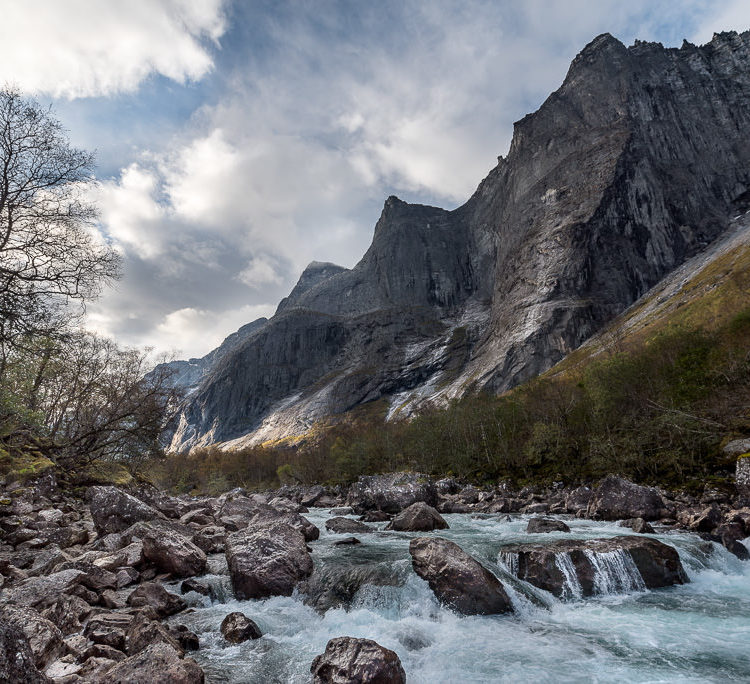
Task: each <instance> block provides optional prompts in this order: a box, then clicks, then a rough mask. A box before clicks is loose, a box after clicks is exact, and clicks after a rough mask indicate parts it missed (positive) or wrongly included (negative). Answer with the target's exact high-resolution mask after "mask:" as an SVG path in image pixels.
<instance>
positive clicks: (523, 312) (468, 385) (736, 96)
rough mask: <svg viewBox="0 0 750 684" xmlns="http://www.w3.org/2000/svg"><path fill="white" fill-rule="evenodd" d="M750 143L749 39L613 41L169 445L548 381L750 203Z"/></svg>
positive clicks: (210, 375) (296, 297)
mask: <svg viewBox="0 0 750 684" xmlns="http://www.w3.org/2000/svg"><path fill="white" fill-rule="evenodd" d="M748 130H750V32H745V33H742V34H737V33H734V32H731V33H722V34H717V35H715V36H714V38H713V40H712V41H711V42H710V43H708V44H707V45H705V46H701V47H696V46H694V45H691V44H689V43H684V44H683V46H682V47H681V48H679V49H672V48H670V49H665V48H664V47H662V46H661V45H660V44H656V43H643V42H636V44H635V45H633V46H632V47H629V48H627V47H625V46H624V45H623V44H622V43H620V42H619V41H618V40H616V39H615V38H613V37H612V36H610V35H609V34H604V35H602V36H599V37H598V38H596V39H595V40H593V41H592V42H591V43H590V44H589V45H588V46H586V47H585V48H584V50H583V51H582V52H581V53H580V54H579V55H578V56H577V57H576V58H575V59H574V60H573V62H572V64H571V67H570V69H569V71H568V74H567V76H566V78H565V81H564V82H563V84H562V86H561V87H560V88H559V89H558V90H557V91H555V92H554V93H552V95H550V96H549V98H548V99H547V100H546V101H545V102H544V104H543V105H542V106H541V107H540V108H539V110H538V111H537V112H535V113H533V114H529V115H528V116H526V117H524V118H523V119H522V120H521V121H519V122H517V123H516V124H515V127H514V135H513V141H512V143H511V147H510V151H509V153H508V156H507V158H505V159H503V158H499V161H498V165H497V166H496V167H495V168H494V169H493V170H492V171H490V173H489V175H488V176H487V177H486V178H485V179H484V180H483V181H482V182H481V183H480V185H479V187H478V189H477V191H476V192H475V193H474V195H473V196H472V197H471V198H470V199H469V200H468V201H467V203H466V204H464V205H463V206H461V207H459V208H458V209H456V210H454V211H446V210H443V209H439V208H436V207H427V206H423V205H414V204H407V203H405V202H402V201H401V200H399V199H398V198H396V197H389V198H388V199H387V200H386V202H385V205H384V208H383V212H382V214H381V217H380V219H379V220H378V222H377V224H376V226H375V232H374V236H373V241H372V244H371V246H370V248H369V249H368V250H367V252H366V253H365V255H364V256H363V258H362V260H361V261H360V262H359V263H358V264H357V265H356V266H355V267H354V268H352V269H343V268H341V267H337V266H335V265H333V264H321V263H317V262H313V264H311V265H310V266H309V267H308V268H307V269H305V272H304V273H303V274H302V276H301V278H300V281H299V282H298V283H297V285H296V286H295V288H294V289H293V290H292V292H291V293H290V295H289V297H287V298H286V299H285V300H282V302H281V303H280V304H279V307H278V309H277V312H276V314H275V315H274V316H273V317H272V318H271V319H269V320H268V321H261V322H255V323H258V325H257V326H256V325H255V323H253V324H250V325H251V326H255V327H253V328H252V330H251V331H250V333H248V334H243V335H239V332H240V331H238V333H237V334H238V335H239V337H238V338H236V339H235V341H234V342H232V343H231V344H229V345H227V346H225V345H226V344H227V343H226V342H225V343H224V344H223V345H222V347H220V348H219V349H217V350H215V351H214V352H212V353H211V354H213V355H214V356H211V355H208V356H209V357H211V358H210V359H208V357H204V359H208V361H206V362H205V363H204V360H199V361H200V362H201V364H202V365H200V364H197V365H200V367H201V368H202V371H201V374H200V377H198V374H197V371H195V373H194V375H190V379H191V382H192V381H194V380H195V379H197V380H198V384H197V385H194V384H193V385H192V387H194V390H193V391H192V392H191V394H190V395H189V396H188V397H187V399H186V401H185V402H184V404H183V405H182V407H181V409H180V412H179V414H178V415H177V416H175V419H174V421H173V423H172V426H171V429H170V432H171V448H172V449H175V450H178V449H179V450H181V449H187V448H190V447H193V446H196V445H206V444H211V443H216V442H220V443H225V444H227V446H230V447H231V446H239V445H243V444H251V443H258V442H262V441H265V440H274V439H280V438H284V437H289V436H293V435H301V434H304V432H305V431H306V430H308V429H309V428H310V426H311V425H313V424H314V423H315V422H316V421H318V420H320V419H322V418H325V417H326V416H329V415H331V414H336V413H341V412H345V411H348V410H350V409H352V408H354V407H356V406H358V405H361V404H364V403H366V402H370V401H373V400H377V399H381V398H385V399H386V400H387V401H388V402H389V405H390V411H389V415H390V416H391V417H394V416H397V415H408V414H409V413H411V412H413V411H416V410H419V407H420V406H421V405H423V403H424V402H444V401H446V400H448V399H450V398H452V397H458V396H461V395H463V394H464V393H466V392H470V391H476V390H487V391H492V392H501V391H503V390H505V389H508V388H510V387H512V386H514V385H516V384H518V383H520V382H522V381H524V380H526V379H528V378H531V377H533V376H535V375H537V374H539V373H540V372H543V371H545V370H547V369H548V368H550V367H551V366H553V365H554V364H555V363H557V362H558V361H559V360H561V359H562V358H563V357H565V356H566V355H567V354H569V353H570V352H571V351H573V350H574V349H576V348H577V347H578V346H579V345H581V344H582V343H583V342H584V341H585V340H586V339H587V338H589V337H590V336H591V335H592V334H594V333H595V332H596V331H597V330H600V329H601V328H602V327H603V326H604V325H605V324H606V323H607V322H608V321H610V320H612V318H613V317H615V316H616V315H617V314H619V313H620V312H622V311H623V310H624V309H626V308H627V307H628V306H629V305H630V304H632V303H633V302H634V301H635V300H636V299H637V298H638V297H639V296H640V295H642V294H643V293H644V292H646V291H647V290H648V289H649V288H650V287H652V286H653V285H655V284H656V283H658V282H659V281H660V280H661V279H662V278H663V277H664V276H665V275H667V274H669V273H670V272H671V271H672V270H673V269H675V268H676V267H678V266H679V265H680V264H682V263H683V262H684V261H685V260H686V259H689V258H690V257H692V256H694V255H696V254H698V253H699V252H700V251H701V250H703V249H704V248H705V247H706V246H708V245H709V244H711V243H712V242H713V241H714V240H715V239H716V238H717V237H719V236H720V235H722V233H723V232H724V231H725V230H726V228H727V226H728V225H729V221H730V219H731V218H732V217H733V216H734V215H736V214H739V213H743V212H744V211H746V210H747V209H748V208H750V137H749V136H747V131H748ZM245 327H247V326H245ZM241 330H244V328H243V329H241ZM228 339H229V338H228ZM222 348H223V351H220V350H222ZM192 361H193V360H191V362H192ZM182 363H186V362H182ZM188 363H190V362H188ZM191 372H192V371H191ZM186 377H187V376H186Z"/></svg>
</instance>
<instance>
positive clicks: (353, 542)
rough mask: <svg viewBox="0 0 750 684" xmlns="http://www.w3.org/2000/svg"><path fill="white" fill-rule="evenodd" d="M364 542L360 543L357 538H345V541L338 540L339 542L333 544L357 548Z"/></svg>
mask: <svg viewBox="0 0 750 684" xmlns="http://www.w3.org/2000/svg"><path fill="white" fill-rule="evenodd" d="M361 543H362V542H361V541H359V539H357V538H356V537H344V538H343V539H338V540H337V541H335V542H333V545H334V546H356V545H357V544H361Z"/></svg>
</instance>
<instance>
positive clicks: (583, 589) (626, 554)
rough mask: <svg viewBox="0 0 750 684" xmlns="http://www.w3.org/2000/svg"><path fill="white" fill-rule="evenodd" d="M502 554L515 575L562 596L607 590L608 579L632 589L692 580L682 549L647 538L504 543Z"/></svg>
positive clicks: (625, 588)
mask: <svg viewBox="0 0 750 684" xmlns="http://www.w3.org/2000/svg"><path fill="white" fill-rule="evenodd" d="M500 558H501V559H503V560H504V562H505V564H506V566H507V567H508V569H509V570H510V571H511V572H512V573H513V574H514V575H516V577H518V578H520V579H522V580H524V581H526V582H529V583H530V584H533V585H534V586H536V587H539V588H540V589H545V590H546V591H549V592H550V593H552V594H554V595H555V596H558V597H563V596H564V595H566V593H568V594H571V595H578V596H579V597H581V596H584V597H585V596H592V595H594V594H596V593H606V592H605V591H604V589H606V590H607V591H609V590H610V589H611V588H612V587H610V586H606V587H605V586H604V583H606V582H609V583H612V582H614V583H617V582H620V585H621V586H620V590H622V591H627V590H634V589H657V588H661V587H669V586H672V585H674V584H684V583H685V582H687V581H688V578H687V575H686V573H685V570H684V568H683V567H682V563H681V562H680V558H679V555H678V553H677V551H676V550H675V549H674V548H673V547H671V546H668V545H667V544H664V543H662V542H660V541H658V540H656V539H650V538H647V537H632V536H626V537H613V538H611V539H594V540H587V541H577V540H563V541H555V542H550V543H548V544H544V545H541V544H518V545H511V546H505V547H503V548H502V549H501V550H500ZM605 566H606V567H605Z"/></svg>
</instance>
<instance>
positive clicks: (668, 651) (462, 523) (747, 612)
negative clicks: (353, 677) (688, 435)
mask: <svg viewBox="0 0 750 684" xmlns="http://www.w3.org/2000/svg"><path fill="white" fill-rule="evenodd" d="M305 516H306V517H307V518H308V519H309V520H311V522H313V523H315V524H316V525H317V526H318V527H319V528H320V530H321V535H320V539H319V540H318V541H316V542H312V543H311V544H310V546H311V548H312V549H313V553H312V555H313V559H314V561H315V564H316V573H321V576H322V578H323V579H322V581H321V582H320V583H319V584H320V585H322V586H323V587H324V588H325V586H326V584H327V583H328V582H329V578H335V577H337V576H341V575H342V574H346V573H353V574H359V575H364V576H366V577H368V578H369V577H371V578H372V581H374V582H377V583H378V584H369V583H368V584H364V585H362V586H361V588H360V589H359V590H358V591H356V593H355V594H354V597H353V599H352V600H351V602H350V603H348V605H345V606H342V607H338V608H329V609H328V610H327V611H325V612H324V613H321V612H320V611H316V610H315V608H313V607H311V606H308V605H306V604H305V603H304V601H303V598H304V597H303V596H301V595H295V596H292V597H288V598H287V597H275V598H271V599H267V600H263V601H237V600H235V599H234V598H233V597H232V593H231V586H230V582H229V577H228V575H227V574H226V564H225V562H224V560H223V556H213V557H211V559H210V570H211V574H210V575H208V576H207V577H205V578H202V579H203V581H205V582H206V583H208V584H210V585H211V586H212V587H213V588H214V590H215V592H216V594H217V599H216V600H214V601H212V600H210V599H208V598H207V597H205V596H201V595H199V594H196V593H192V592H191V593H189V594H187V595H186V597H185V598H186V599H187V600H188V601H189V603H190V605H191V607H192V609H193V610H192V612H188V613H182V614H180V615H178V616H175V617H174V618H173V621H174V622H176V623H182V624H185V625H187V626H188V627H189V628H190V629H191V630H193V631H194V632H195V633H196V634H198V636H199V638H200V643H201V647H200V650H199V651H197V652H194V653H192V654H191V655H192V656H193V657H194V658H195V659H196V660H197V661H198V662H199V664H200V665H201V666H202V667H203V668H204V670H205V673H206V677H207V681H209V682H215V683H219V682H226V683H234V684H239V683H243V684H245V683H258V684H261V683H262V684H271V683H276V682H278V683H279V684H282V683H283V684H286V683H288V682H293V683H299V684H301V683H307V682H309V681H310V663H311V662H312V660H313V658H314V657H315V656H316V655H318V654H319V653H322V652H323V651H324V649H325V646H326V643H327V642H328V640H329V639H331V638H333V637H338V636H353V637H364V638H368V639H374V640H375V641H377V642H378V643H379V644H381V645H382V646H385V647H387V648H390V649H392V650H394V651H395V652H396V653H397V654H398V655H399V657H400V659H401V662H402V664H403V667H404V669H405V671H406V674H407V679H408V681H409V682H411V683H414V684H417V683H420V684H421V683H424V684H435V683H440V682H445V683H451V684H454V683H457V682H555V683H557V682H613V681H617V682H650V683H655V682H664V683H667V682H668V683H670V684H672V683H674V682H727V681H737V682H740V681H742V682H750V648H748V646H749V645H750V562H743V561H740V560H738V559H737V558H736V557H734V556H733V555H731V554H729V553H728V552H727V551H726V550H725V549H724V548H723V547H721V546H719V545H717V544H713V543H711V542H706V541H703V540H702V539H700V538H699V537H697V536H696V535H693V534H688V533H676V534H654V535H648V536H652V537H655V538H657V539H659V540H661V541H663V542H665V543H667V544H671V545H672V546H674V547H675V548H677V550H678V551H679V554H680V558H681V560H682V563H683V565H684V567H685V570H686V572H687V574H688V576H689V578H690V580H691V581H690V583H689V584H685V585H683V586H675V587H670V588H668V589H660V590H655V591H648V590H644V589H643V582H642V580H640V576H639V575H638V573H637V570H636V571H635V575H634V574H633V570H634V568H633V567H630V565H628V563H627V560H628V559H623V558H622V557H620V556H618V555H617V554H611V557H609V556H607V557H606V558H602V557H601V556H603V555H607V554H602V555H600V557H599V558H598V564H599V572H598V573H597V578H596V586H597V589H598V591H599V593H598V594H597V595H596V596H595V597H593V598H587V599H581V598H580V586H578V587H577V586H576V584H577V581H576V578H575V577H574V576H570V572H571V571H572V568H570V567H568V565H567V562H566V560H565V558H564V557H562V556H560V557H558V558H557V559H556V562H557V564H558V567H560V568H561V570H563V572H565V573H566V575H567V576H568V586H567V588H566V591H565V592H564V596H563V600H558V599H556V598H555V597H553V596H552V595H551V594H549V593H547V592H545V591H543V590H541V589H537V588H535V587H532V586H531V585H529V584H527V583H525V582H522V581H520V580H518V579H516V578H514V577H512V576H511V575H510V574H509V572H508V570H507V565H506V563H507V560H508V559H507V558H504V557H503V554H502V552H501V549H502V547H503V546H504V545H507V544H514V543H523V542H534V543H545V542H549V541H553V540H556V539H593V538H601V537H611V536H617V535H622V534H628V533H630V531H629V530H627V529H624V528H622V527H618V526H617V525H616V524H615V523H601V522H592V521H587V520H576V519H566V522H567V523H568V524H569V525H570V527H571V533H570V534H567V533H559V532H554V533H548V534H526V532H525V529H526V524H527V522H528V519H529V516H514V517H513V518H512V519H507V516H504V515H457V514H454V515H446V516H444V517H445V519H446V520H447V521H448V524H449V525H450V529H449V530H442V531H440V532H436V533H432V534H436V535H439V536H442V537H445V538H447V539H450V540H452V541H455V542H456V543H457V544H459V545H460V546H461V547H462V548H463V549H464V550H466V551H467V552H468V553H471V554H472V555H474V556H475V557H476V558H477V559H478V560H480V562H482V563H483V564H484V565H485V566H486V567H488V568H489V569H491V570H492V571H493V572H495V573H496V574H497V575H498V577H499V578H500V579H501V580H502V581H503V582H504V584H505V585H506V588H507V589H508V593H509V595H510V596H511V598H512V600H513V604H514V608H515V611H516V612H515V614H514V615H502V616H471V617H466V616H459V615H456V614H455V613H453V612H452V611H450V610H448V609H445V608H443V607H441V606H440V605H439V603H438V602H437V601H436V599H435V597H434V595H433V594H432V592H431V590H430V589H429V587H428V585H427V583H426V582H425V581H423V580H421V579H420V578H419V577H417V576H416V575H415V574H414V572H413V571H412V570H411V560H410V557H409V552H408V545H409V540H410V539H411V538H412V537H415V536H422V535H423V534H424V533H421V534H416V533H399V532H383V531H382V528H383V527H384V524H380V525H377V527H378V528H379V531H378V532H375V533H373V534H362V535H357V537H358V538H359V539H360V540H361V541H362V544H361V545H358V546H339V547H336V546H334V545H333V542H334V541H336V540H338V539H341V538H342V537H344V536H350V535H340V534H332V533H329V532H327V531H326V529H325V521H326V520H327V519H328V518H330V517H332V514H329V512H328V511H325V510H315V509H313V510H311V511H310V513H307V514H305ZM631 564H632V561H631ZM330 583H331V585H333V583H334V580H330ZM169 586H170V588H171V589H172V590H173V591H178V586H179V585H178V584H174V585H169ZM233 611H241V612H243V613H245V614H246V615H247V616H248V617H250V618H252V619H253V620H254V621H255V622H256V623H257V624H258V626H259V627H260V628H261V630H262V632H263V634H264V636H263V637H262V638H261V639H259V640H257V641H249V642H245V643H243V644H239V645H230V644H228V643H227V642H225V641H224V639H223V638H222V636H221V633H220V632H219V625H220V624H221V621H222V619H223V618H224V616H225V615H227V614H228V613H230V612H233Z"/></svg>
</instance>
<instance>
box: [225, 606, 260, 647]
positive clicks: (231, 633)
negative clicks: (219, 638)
mask: <svg viewBox="0 0 750 684" xmlns="http://www.w3.org/2000/svg"><path fill="white" fill-rule="evenodd" d="M221 633H222V635H223V636H224V638H225V639H226V640H227V641H229V642H231V643H233V644H241V643H242V642H243V641H247V640H248V639H260V638H261V637H262V636H263V633H262V632H261V631H260V628H259V627H258V625H256V624H255V622H253V621H252V620H251V619H250V618H249V617H247V615H245V614H243V613H229V615H227V616H226V617H225V618H224V619H223V620H222V621H221Z"/></svg>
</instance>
